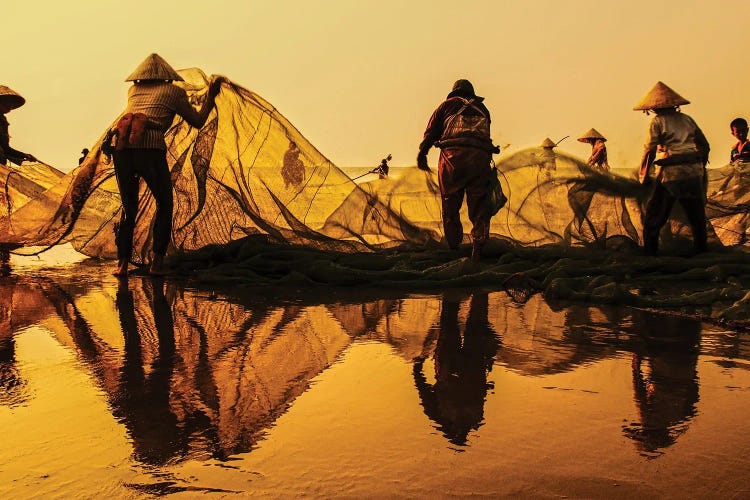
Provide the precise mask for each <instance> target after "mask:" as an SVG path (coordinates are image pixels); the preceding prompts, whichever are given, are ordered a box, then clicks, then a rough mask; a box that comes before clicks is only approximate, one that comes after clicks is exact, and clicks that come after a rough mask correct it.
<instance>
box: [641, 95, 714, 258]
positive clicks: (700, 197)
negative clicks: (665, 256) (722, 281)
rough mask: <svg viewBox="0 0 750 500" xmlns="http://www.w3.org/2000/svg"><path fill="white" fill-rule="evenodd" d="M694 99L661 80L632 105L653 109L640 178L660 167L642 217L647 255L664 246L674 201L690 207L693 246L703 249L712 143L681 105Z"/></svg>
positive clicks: (685, 208)
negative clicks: (664, 230)
mask: <svg viewBox="0 0 750 500" xmlns="http://www.w3.org/2000/svg"><path fill="white" fill-rule="evenodd" d="M684 104H690V101H688V100H687V99H685V98H684V97H682V96H681V95H679V94H677V92H675V91H674V90H672V89H671V88H669V87H668V86H666V85H664V84H663V83H662V82H657V83H656V85H654V87H653V88H652V89H651V90H650V91H649V93H648V94H646V96H645V97H644V98H643V99H642V100H641V101H640V102H639V103H638V104H636V106H635V107H634V108H633V109H635V110H643V111H645V112H649V111H653V112H654V113H655V114H656V116H655V117H654V118H653V119H652V120H651V125H650V126H649V132H648V139H647V142H646V145H645V147H644V152H643V158H642V160H641V174H640V175H641V178H642V180H643V181H644V182H648V181H650V180H651V178H650V177H649V170H650V169H651V167H652V165H657V166H659V167H660V168H659V171H658V174H657V175H656V177H655V178H654V179H653V180H654V189H653V193H652V194H651V199H650V200H649V201H648V203H647V204H646V209H645V213H644V216H643V247H644V253H645V254H646V255H656V254H657V253H658V250H659V232H660V231H661V228H662V227H663V226H664V224H666V223H667V221H668V220H669V215H670V213H671V212H672V207H673V206H674V203H675V201H679V202H680V204H681V205H682V207H683V209H684V210H685V214H686V215H687V218H688V221H689V222H690V228H691V230H692V232H693V248H694V250H695V251H696V252H704V251H705V250H706V243H707V230H706V207H705V205H706V196H705V195H706V193H705V184H704V183H705V179H706V163H707V162H708V153H709V149H710V148H709V144H708V141H707V140H706V137H705V136H704V135H703V132H702V131H701V129H700V128H699V127H698V125H697V124H696V123H695V121H694V120H693V119H692V118H690V117H689V116H688V115H686V114H684V113H681V112H680V111H679V107H680V106H681V105H684Z"/></svg>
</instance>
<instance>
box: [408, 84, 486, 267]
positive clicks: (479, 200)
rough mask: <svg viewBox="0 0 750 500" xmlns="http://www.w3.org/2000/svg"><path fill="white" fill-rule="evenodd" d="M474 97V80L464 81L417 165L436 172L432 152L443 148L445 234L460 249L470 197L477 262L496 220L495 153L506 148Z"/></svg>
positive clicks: (428, 133) (430, 132)
mask: <svg viewBox="0 0 750 500" xmlns="http://www.w3.org/2000/svg"><path fill="white" fill-rule="evenodd" d="M483 100H484V98H483V97H478V96H477V95H476V94H475V93H474V86H473V85H472V84H471V82H469V81H468V80H458V81H456V83H455V84H454V85H453V89H452V90H451V92H450V93H449V94H448V97H447V98H446V100H445V101H444V102H443V103H442V104H440V106H438V107H437V109H436V110H435V112H434V113H433V114H432V117H431V118H430V121H429V123H428V124H427V130H425V133H424V139H423V140H422V143H421V144H420V145H419V154H418V155H417V166H418V167H419V168H420V169H422V170H427V171H429V170H430V167H429V166H428V164H427V153H428V152H429V150H430V148H431V147H432V146H433V145H434V146H436V147H438V148H440V159H439V161H438V180H439V181H440V194H441V197H442V211H443V230H444V232H445V239H446V240H447V242H448V246H449V247H450V248H451V249H453V250H455V249H457V248H458V246H459V245H460V244H461V240H462V239H463V226H462V225H461V217H460V215H459V211H460V209H461V205H462V204H463V199H464V194H466V204H467V206H468V209H469V220H470V221H471V223H472V226H473V227H472V229H471V238H472V254H471V257H472V260H474V261H477V260H479V259H480V256H481V250H482V247H483V246H484V244H485V243H486V241H487V239H488V238H489V234H490V219H491V217H492V215H491V213H490V210H491V207H490V203H489V202H488V197H489V189H490V176H491V175H493V172H492V169H491V168H490V162H491V160H492V153H499V152H500V148H498V147H496V146H493V144H492V139H491V138H490V112H489V110H488V109H487V107H486V106H485V105H484V103H483V102H482V101H483Z"/></svg>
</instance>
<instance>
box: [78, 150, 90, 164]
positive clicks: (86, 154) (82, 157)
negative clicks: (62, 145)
mask: <svg viewBox="0 0 750 500" xmlns="http://www.w3.org/2000/svg"><path fill="white" fill-rule="evenodd" d="M88 155H89V150H88V148H83V149H82V150H81V157H80V158H78V164H79V165H80V164H81V163H83V160H85V159H86V157H87V156H88Z"/></svg>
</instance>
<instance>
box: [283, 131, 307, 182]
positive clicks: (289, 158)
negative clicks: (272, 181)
mask: <svg viewBox="0 0 750 500" xmlns="http://www.w3.org/2000/svg"><path fill="white" fill-rule="evenodd" d="M300 153H301V151H300V150H299V146H297V143H296V142H294V141H289V148H287V150H286V153H284V160H283V165H282V166H281V178H282V179H284V186H285V187H289V185H290V184H291V185H292V186H294V187H298V186H299V185H300V184H302V182H303V181H304V180H305V165H304V163H302V160H301V159H300V157H299V155H300Z"/></svg>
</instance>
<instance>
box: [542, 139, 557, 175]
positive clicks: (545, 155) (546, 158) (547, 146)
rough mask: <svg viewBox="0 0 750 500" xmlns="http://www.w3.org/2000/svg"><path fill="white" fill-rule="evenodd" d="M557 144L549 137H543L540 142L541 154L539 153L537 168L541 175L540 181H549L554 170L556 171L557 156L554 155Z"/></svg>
mask: <svg viewBox="0 0 750 500" xmlns="http://www.w3.org/2000/svg"><path fill="white" fill-rule="evenodd" d="M556 147H557V144H556V143H555V142H553V141H552V139H550V138H549V137H547V138H546V139H544V141H542V144H541V148H542V154H541V155H540V160H541V161H540V164H539V170H540V172H539V173H540V174H541V177H542V181H544V182H546V181H551V180H552V177H553V176H554V174H555V172H557V156H556V155H555V148H556Z"/></svg>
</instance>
